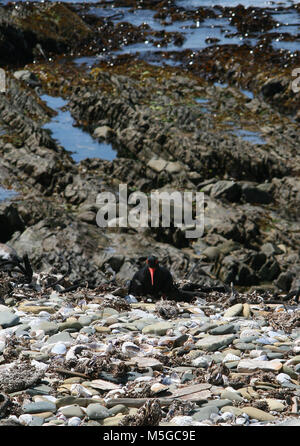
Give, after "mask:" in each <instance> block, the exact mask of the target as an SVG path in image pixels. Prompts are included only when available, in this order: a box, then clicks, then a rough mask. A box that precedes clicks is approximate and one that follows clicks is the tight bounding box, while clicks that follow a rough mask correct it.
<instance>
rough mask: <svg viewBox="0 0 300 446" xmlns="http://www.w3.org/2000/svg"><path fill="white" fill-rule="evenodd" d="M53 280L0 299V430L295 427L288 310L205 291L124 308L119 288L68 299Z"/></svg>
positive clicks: (295, 363)
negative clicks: (7, 427)
mask: <svg viewBox="0 0 300 446" xmlns="http://www.w3.org/2000/svg"><path fill="white" fill-rule="evenodd" d="M54 279H57V277H54V276H50V275H47V274H40V275H35V276H34V281H35V282H36V286H35V287H36V289H39V291H34V290H33V289H32V287H31V288H30V287H28V286H26V285H22V284H19V286H15V287H14V288H13V290H12V291H11V292H10V296H9V297H7V294H6V293H4V292H2V295H4V296H6V297H4V301H3V302H4V303H3V304H1V307H0V323H1V326H2V329H1V331H0V351H1V362H0V370H1V374H0V388H1V393H0V396H1V400H0V401H1V405H0V414H1V421H0V425H15V426H17V425H20V424H21V425H25V426H52V425H67V426H203V425H209V426H220V425H221V426H223V425H225V426H226V425H245V426H252V425H255V426H256V425H290V424H291V425H295V424H297V422H298V423H299V420H298V413H299V396H300V393H299V392H300V384H299V365H300V355H299V353H300V345H299V307H298V306H296V305H281V304H278V305H275V304H266V303H264V299H263V297H262V296H259V295H258V294H257V293H256V294H255V293H252V294H251V295H250V294H247V295H246V294H243V295H241V296H240V303H237V304H235V305H229V304H228V295H226V294H223V293H216V292H213V293H210V294H208V295H207V299H202V298H198V299H197V300H196V301H195V303H193V304H187V303H184V302H180V303H178V304H175V303H174V302H172V301H171V302H170V301H166V300H165V301H158V302H152V303H150V302H149V301H145V302H144V301H140V302H137V301H136V302H133V301H134V299H131V302H129V301H128V299H124V297H121V296H122V294H123V293H124V290H123V289H122V288H117V287H114V286H108V285H107V286H103V287H99V288H98V289H97V290H93V291H91V290H89V289H86V288H82V289H79V290H77V291H75V292H69V293H68V292H64V291H63V286H62V285H57V286H53V287H52V286H51V285H49V284H51V283H53V280H54ZM5 281H6V283H8V282H9V281H10V279H9V278H8V277H6V276H5V275H2V281H1V282H2V284H3V283H5ZM9 283H11V282H9ZM38 284H39V285H38ZM148 300H149V299H148ZM243 301H244V302H245V303H242V302H243ZM255 302H256V303H255Z"/></svg>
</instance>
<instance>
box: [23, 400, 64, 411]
mask: <svg viewBox="0 0 300 446" xmlns="http://www.w3.org/2000/svg"><path fill="white" fill-rule="evenodd" d="M23 412H24V413H41V412H52V413H53V412H56V405H55V404H54V403H51V402H50V401H38V402H36V403H28V404H24V406H23Z"/></svg>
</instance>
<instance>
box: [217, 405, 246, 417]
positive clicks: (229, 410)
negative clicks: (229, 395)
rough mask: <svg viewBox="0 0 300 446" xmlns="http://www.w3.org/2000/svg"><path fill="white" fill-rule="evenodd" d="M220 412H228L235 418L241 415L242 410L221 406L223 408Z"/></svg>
mask: <svg viewBox="0 0 300 446" xmlns="http://www.w3.org/2000/svg"><path fill="white" fill-rule="evenodd" d="M220 411H221V412H222V413H226V412H230V413H232V414H233V415H235V416H236V417H238V416H240V415H242V413H243V409H241V408H239V407H235V406H223V407H221V409H220Z"/></svg>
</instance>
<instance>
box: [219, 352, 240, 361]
mask: <svg viewBox="0 0 300 446" xmlns="http://www.w3.org/2000/svg"><path fill="white" fill-rule="evenodd" d="M240 359H241V358H240V357H239V356H236V355H233V354H232V353H228V354H227V355H226V356H225V358H224V359H223V361H222V362H230V361H239V360H240Z"/></svg>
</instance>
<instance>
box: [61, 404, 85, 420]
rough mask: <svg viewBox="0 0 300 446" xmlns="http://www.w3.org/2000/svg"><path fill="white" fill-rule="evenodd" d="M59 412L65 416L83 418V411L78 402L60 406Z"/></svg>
mask: <svg viewBox="0 0 300 446" xmlns="http://www.w3.org/2000/svg"><path fill="white" fill-rule="evenodd" d="M59 412H60V413H62V414H63V415H64V416H65V417H66V418H73V417H77V418H83V417H84V416H85V413H84V412H83V410H82V409H81V407H80V406H79V405H78V404H71V405H70V406H63V407H60V409H59Z"/></svg>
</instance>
